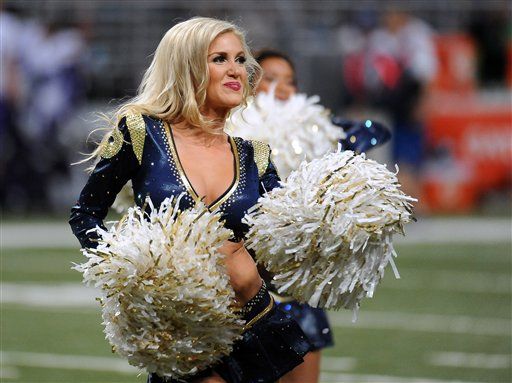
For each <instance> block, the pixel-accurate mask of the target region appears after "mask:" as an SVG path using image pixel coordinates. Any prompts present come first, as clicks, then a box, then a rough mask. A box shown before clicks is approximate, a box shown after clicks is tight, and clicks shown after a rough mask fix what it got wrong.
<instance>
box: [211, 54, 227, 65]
mask: <svg viewBox="0 0 512 383" xmlns="http://www.w3.org/2000/svg"><path fill="white" fill-rule="evenodd" d="M212 61H213V62H214V63H223V62H224V61H226V56H224V55H219V56H215V57H214V58H213V60H212Z"/></svg>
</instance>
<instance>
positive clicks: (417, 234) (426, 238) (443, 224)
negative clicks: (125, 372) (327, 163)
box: [0, 217, 512, 251]
mask: <svg viewBox="0 0 512 383" xmlns="http://www.w3.org/2000/svg"><path fill="white" fill-rule="evenodd" d="M0 236H1V240H2V248H4V249H6V248H55V247H61V248H62V247H68V248H75V249H77V251H78V246H79V245H78V241H77V240H76V238H75V237H74V236H73V234H71V230H70V229H69V226H68V225H67V224H64V223H55V222H42V223H5V222H4V223H3V224H2V228H1V230H0ZM511 239H512V238H511V224H510V220H509V219H508V218H491V219H489V218H468V217H464V218H426V217H424V218H421V219H420V220H419V221H418V222H417V223H415V224H414V225H409V226H408V227H407V235H406V236H405V237H403V236H401V235H397V236H395V241H396V242H397V243H406V244H418V243H423V244H433V243H450V244H452V243H490V244H492V243H496V242H510V241H511Z"/></svg>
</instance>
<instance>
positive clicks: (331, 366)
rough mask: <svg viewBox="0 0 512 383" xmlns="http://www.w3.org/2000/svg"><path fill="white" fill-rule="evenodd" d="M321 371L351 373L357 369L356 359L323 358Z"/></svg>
mask: <svg viewBox="0 0 512 383" xmlns="http://www.w3.org/2000/svg"><path fill="white" fill-rule="evenodd" d="M320 363H321V369H322V370H328V371H350V370H353V369H354V368H355V367H356V364H357V360H356V358H351V357H335V356H322V358H321V359H320Z"/></svg>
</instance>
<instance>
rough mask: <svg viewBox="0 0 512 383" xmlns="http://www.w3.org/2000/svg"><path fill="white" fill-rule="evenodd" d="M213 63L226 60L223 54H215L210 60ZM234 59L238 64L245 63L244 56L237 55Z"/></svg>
mask: <svg viewBox="0 0 512 383" xmlns="http://www.w3.org/2000/svg"><path fill="white" fill-rule="evenodd" d="M212 61H213V62H214V63H223V62H224V61H226V57H225V56H217V57H215V58H214V59H213V60H212ZM235 61H236V62H237V63H238V64H245V62H246V61H247V59H246V58H245V57H244V56H238V57H237V58H236V59H235Z"/></svg>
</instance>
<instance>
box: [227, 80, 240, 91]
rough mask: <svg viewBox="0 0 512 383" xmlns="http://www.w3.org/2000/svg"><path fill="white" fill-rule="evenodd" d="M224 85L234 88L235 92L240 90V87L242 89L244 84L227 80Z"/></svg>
mask: <svg viewBox="0 0 512 383" xmlns="http://www.w3.org/2000/svg"><path fill="white" fill-rule="evenodd" d="M224 86H226V87H228V88H229V89H232V90H234V91H235V92H238V91H239V90H240V89H242V84H240V83H239V82H236V81H233V82H226V83H225V84H224Z"/></svg>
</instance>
